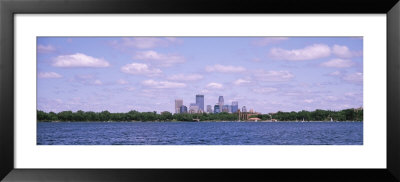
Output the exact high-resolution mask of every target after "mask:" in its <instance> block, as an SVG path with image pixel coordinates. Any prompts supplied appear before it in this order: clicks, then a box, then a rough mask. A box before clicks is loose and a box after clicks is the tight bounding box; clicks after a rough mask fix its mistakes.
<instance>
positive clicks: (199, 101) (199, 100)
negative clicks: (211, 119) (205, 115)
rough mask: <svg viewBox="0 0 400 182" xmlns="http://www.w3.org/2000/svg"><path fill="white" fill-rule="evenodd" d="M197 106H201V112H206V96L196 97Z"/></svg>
mask: <svg viewBox="0 0 400 182" xmlns="http://www.w3.org/2000/svg"><path fill="white" fill-rule="evenodd" d="M196 104H197V105H198V106H199V110H201V111H204V95H196Z"/></svg>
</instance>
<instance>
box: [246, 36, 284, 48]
mask: <svg viewBox="0 0 400 182" xmlns="http://www.w3.org/2000/svg"><path fill="white" fill-rule="evenodd" d="M288 39H289V38H287V37H266V38H260V39H257V40H255V41H253V45H256V46H266V45H270V44H276V43H279V42H282V41H285V40H288Z"/></svg>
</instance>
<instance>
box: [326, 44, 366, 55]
mask: <svg viewBox="0 0 400 182" xmlns="http://www.w3.org/2000/svg"><path fill="white" fill-rule="evenodd" d="M332 53H333V54H334V55H336V56H337V57H340V58H352V57H357V56H362V51H350V49H349V48H348V47H347V46H341V45H336V44H335V45H333V47H332Z"/></svg>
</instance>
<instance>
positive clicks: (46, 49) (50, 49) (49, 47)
mask: <svg viewBox="0 0 400 182" xmlns="http://www.w3.org/2000/svg"><path fill="white" fill-rule="evenodd" d="M55 50H56V48H55V47H54V46H52V45H38V46H37V51H38V52H39V53H50V52H53V51H55Z"/></svg>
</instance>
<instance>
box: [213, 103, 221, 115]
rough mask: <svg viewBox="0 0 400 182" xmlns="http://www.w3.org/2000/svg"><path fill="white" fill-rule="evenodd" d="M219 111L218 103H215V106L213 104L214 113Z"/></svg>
mask: <svg viewBox="0 0 400 182" xmlns="http://www.w3.org/2000/svg"><path fill="white" fill-rule="evenodd" d="M220 112H221V111H220V110H219V105H218V104H216V105H215V106H214V113H220Z"/></svg>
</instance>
